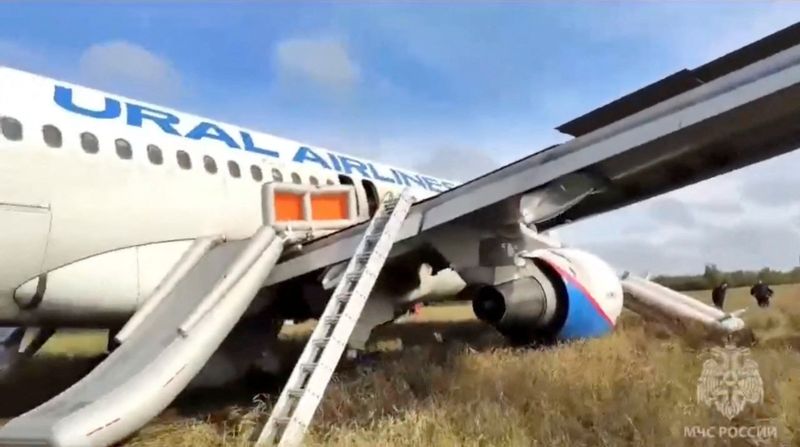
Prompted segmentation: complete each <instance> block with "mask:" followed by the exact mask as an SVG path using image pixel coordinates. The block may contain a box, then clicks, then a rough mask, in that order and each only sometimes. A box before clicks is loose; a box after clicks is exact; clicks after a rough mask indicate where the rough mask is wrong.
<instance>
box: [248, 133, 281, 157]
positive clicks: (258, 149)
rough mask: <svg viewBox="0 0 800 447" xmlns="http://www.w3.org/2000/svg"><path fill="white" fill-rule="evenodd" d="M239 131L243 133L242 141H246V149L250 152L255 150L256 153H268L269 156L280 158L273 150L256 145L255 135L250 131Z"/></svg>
mask: <svg viewBox="0 0 800 447" xmlns="http://www.w3.org/2000/svg"><path fill="white" fill-rule="evenodd" d="M239 133H240V134H241V135H242V142H243V143H244V150H246V151H248V152H255V153H256V154H261V155H266V156H269V157H275V158H278V157H279V154H278V153H277V152H275V151H273V150H269V149H264V148H261V147H258V146H256V145H255V144H254V143H253V137H251V136H250V134H249V133H248V132H245V131H243V130H240V131H239Z"/></svg>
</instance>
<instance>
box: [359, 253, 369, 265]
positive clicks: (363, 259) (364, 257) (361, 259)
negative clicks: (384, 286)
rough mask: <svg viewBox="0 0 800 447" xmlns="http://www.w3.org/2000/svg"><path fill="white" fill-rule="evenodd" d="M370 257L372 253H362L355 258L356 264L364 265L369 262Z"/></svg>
mask: <svg viewBox="0 0 800 447" xmlns="http://www.w3.org/2000/svg"><path fill="white" fill-rule="evenodd" d="M370 257H372V253H363V254H360V255H358V256H356V262H357V263H359V264H366V263H367V262H369V259H370Z"/></svg>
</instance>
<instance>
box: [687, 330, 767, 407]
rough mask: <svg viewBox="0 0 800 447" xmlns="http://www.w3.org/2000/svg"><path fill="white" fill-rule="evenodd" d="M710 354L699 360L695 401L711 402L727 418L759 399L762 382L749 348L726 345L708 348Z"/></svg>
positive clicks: (761, 396) (709, 404)
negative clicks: (701, 366)
mask: <svg viewBox="0 0 800 447" xmlns="http://www.w3.org/2000/svg"><path fill="white" fill-rule="evenodd" d="M711 355H712V357H713V358H712V359H708V360H706V361H705V362H703V372H702V373H701V374H700V379H699V380H698V381H697V400H699V401H700V402H702V403H704V404H706V405H708V406H711V404H712V403H713V404H714V406H715V407H716V408H717V410H718V411H719V412H720V413H722V414H723V415H724V416H725V417H726V418H728V419H729V420H730V419H733V417H734V416H736V415H737V414H739V413H741V411H742V410H743V409H744V406H745V404H747V403H750V404H755V403H761V402H762V401H763V399H764V384H763V382H762V381H761V375H760V374H759V373H758V363H756V362H755V360H753V359H751V358H750V350H749V349H747V348H737V347H735V346H733V345H730V344H728V345H726V346H725V347H724V348H718V347H715V348H712V349H711Z"/></svg>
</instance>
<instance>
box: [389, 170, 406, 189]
mask: <svg viewBox="0 0 800 447" xmlns="http://www.w3.org/2000/svg"><path fill="white" fill-rule="evenodd" d="M390 171H392V175H393V176H394V180H395V183H400V184H401V185H402V184H403V179H402V178H401V177H400V173H399V172H397V170H396V169H390Z"/></svg>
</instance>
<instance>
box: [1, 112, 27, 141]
mask: <svg viewBox="0 0 800 447" xmlns="http://www.w3.org/2000/svg"><path fill="white" fill-rule="evenodd" d="M0 131H2V132H3V136H4V137H6V139H8V140H11V141H19V140H21V139H22V124H20V122H19V121H17V120H15V119H14V118H9V117H7V116H4V117H2V118H0Z"/></svg>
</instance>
